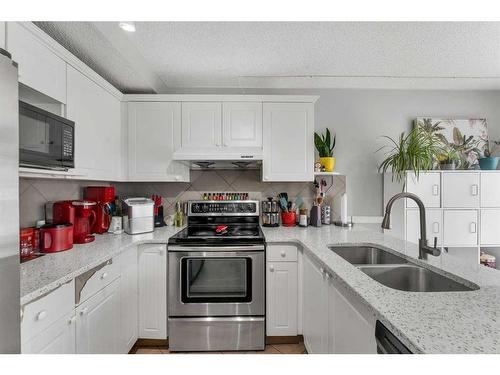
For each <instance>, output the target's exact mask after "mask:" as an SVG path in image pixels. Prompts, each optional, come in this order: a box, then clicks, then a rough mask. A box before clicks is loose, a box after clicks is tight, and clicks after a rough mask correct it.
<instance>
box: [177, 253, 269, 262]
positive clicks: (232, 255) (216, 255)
mask: <svg viewBox="0 0 500 375" xmlns="http://www.w3.org/2000/svg"><path fill="white" fill-rule="evenodd" d="M259 256H262V257H264V256H265V254H264V252H263V251H209V252H203V251H174V252H171V253H170V257H169V259H170V260H174V259H175V260H181V259H184V258H204V259H210V258H256V257H259Z"/></svg>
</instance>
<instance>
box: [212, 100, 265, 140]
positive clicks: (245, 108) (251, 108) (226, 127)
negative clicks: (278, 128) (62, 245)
mask: <svg viewBox="0 0 500 375" xmlns="http://www.w3.org/2000/svg"><path fill="white" fill-rule="evenodd" d="M222 128H223V130H222V131H223V137H222V138H223V144H222V145H223V146H224V147H259V148H261V147H262V103H260V102H225V103H223V104H222Z"/></svg>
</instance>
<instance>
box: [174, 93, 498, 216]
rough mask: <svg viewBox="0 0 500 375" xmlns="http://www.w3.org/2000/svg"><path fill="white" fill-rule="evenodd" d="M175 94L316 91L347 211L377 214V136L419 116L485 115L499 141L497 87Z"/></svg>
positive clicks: (396, 130) (380, 197)
mask: <svg viewBox="0 0 500 375" xmlns="http://www.w3.org/2000/svg"><path fill="white" fill-rule="evenodd" d="M173 91H174V92H178V93H194V92H197V93H239V94H242V93H246V94H256V93H260V94H264V93H265V94H276V93H282V94H315V95H320V96H321V97H320V99H319V100H318V102H317V103H316V114H315V120H316V130H317V131H324V129H325V127H329V128H330V129H331V130H333V131H334V132H335V133H336V134H337V146H336V149H335V151H334V156H335V157H336V158H337V167H336V168H337V169H338V171H340V172H342V173H345V174H346V175H347V181H346V184H347V191H348V194H349V200H350V202H351V203H350V206H351V207H350V210H349V211H350V214H352V215H363V216H364V215H367V216H371V215H382V209H383V208H382V205H383V190H382V187H383V185H382V176H381V175H379V174H378V172H377V165H378V163H379V162H380V161H381V160H382V159H383V153H378V154H377V155H376V154H375V151H376V150H377V149H378V148H379V147H380V146H381V145H383V144H384V141H383V140H382V139H381V138H380V137H381V136H382V135H389V136H391V137H396V136H397V135H398V134H399V133H400V132H402V131H406V130H409V129H410V127H411V125H412V121H413V119H414V118H415V117H418V116H448V117H478V116H480V117H483V116H484V117H486V118H487V119H488V124H489V129H490V135H491V136H492V138H493V139H500V91H444V90H443V91H437V90H433V91H427V90H336V89H321V90H292V89H287V90H250V89H246V90H209V89H207V90H200V89H193V90H173Z"/></svg>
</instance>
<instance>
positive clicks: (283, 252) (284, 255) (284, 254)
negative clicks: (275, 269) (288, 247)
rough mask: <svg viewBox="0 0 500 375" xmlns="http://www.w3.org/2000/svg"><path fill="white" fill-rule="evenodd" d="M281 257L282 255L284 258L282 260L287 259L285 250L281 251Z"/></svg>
mask: <svg viewBox="0 0 500 375" xmlns="http://www.w3.org/2000/svg"><path fill="white" fill-rule="evenodd" d="M280 255H281V257H282V258H284V257H286V252H285V250H281V253H280Z"/></svg>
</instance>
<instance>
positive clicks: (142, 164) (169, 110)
mask: <svg viewBox="0 0 500 375" xmlns="http://www.w3.org/2000/svg"><path fill="white" fill-rule="evenodd" d="M180 145H181V103H176V102H131V103H128V178H129V180H130V181H189V168H188V167H187V166H186V165H184V164H181V163H180V162H175V161H173V160H172V157H173V153H174V151H176V150H177V149H178V148H180Z"/></svg>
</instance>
